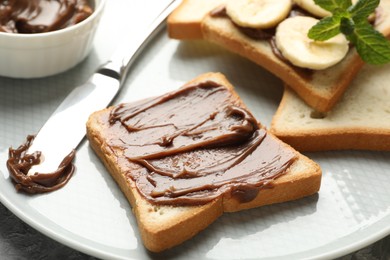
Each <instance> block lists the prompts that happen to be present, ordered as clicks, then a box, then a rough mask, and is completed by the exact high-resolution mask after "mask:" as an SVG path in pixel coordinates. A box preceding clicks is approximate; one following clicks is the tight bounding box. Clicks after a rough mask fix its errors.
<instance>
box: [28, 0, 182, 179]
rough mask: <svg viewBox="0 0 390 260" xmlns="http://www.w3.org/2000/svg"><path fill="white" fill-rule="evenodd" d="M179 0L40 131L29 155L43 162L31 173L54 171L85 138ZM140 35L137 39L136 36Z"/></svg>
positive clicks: (73, 95)
mask: <svg viewBox="0 0 390 260" xmlns="http://www.w3.org/2000/svg"><path fill="white" fill-rule="evenodd" d="M179 2H180V1H177V0H173V1H170V2H169V3H168V4H167V6H166V7H165V8H164V9H163V10H162V11H161V13H160V14H159V15H158V16H157V17H156V18H155V19H154V21H153V22H152V24H151V25H150V26H149V27H148V29H147V30H145V31H143V32H142V33H140V35H135V36H134V38H133V40H132V42H131V45H128V44H126V45H122V46H120V47H118V49H117V50H116V51H115V52H114V54H113V56H112V57H111V59H110V60H109V61H108V62H107V63H106V64H104V65H103V66H101V67H100V68H99V69H98V70H97V71H96V72H95V73H94V74H93V75H92V76H91V77H90V78H89V80H88V81H87V82H86V83H84V84H83V85H80V86H78V87H76V88H75V89H74V90H73V91H72V92H71V93H70V94H69V95H68V96H67V97H66V98H65V100H64V101H63V102H62V103H61V104H60V106H59V107H58V108H57V109H56V110H55V111H54V113H53V114H52V115H51V117H50V118H49V119H48V121H47V122H46V123H45V124H44V125H43V127H42V128H41V129H40V130H39V132H38V134H37V135H36V136H35V139H34V141H33V143H32V145H31V146H30V147H29V149H28V151H27V153H33V152H35V151H40V152H41V161H40V163H39V164H37V165H34V166H33V167H31V169H30V170H29V172H28V174H29V175H30V174H34V173H36V172H39V173H48V172H53V171H55V170H56V169H57V168H58V166H59V165H60V163H61V161H62V160H63V159H64V158H65V157H66V156H67V155H68V154H69V153H70V152H71V151H72V150H74V149H76V148H77V146H78V144H79V143H80V142H81V140H82V139H83V138H84V136H85V124H86V121H87V120H88V117H89V115H90V114H91V113H93V112H94V111H97V110H99V109H103V108H105V107H107V106H108V105H109V104H110V103H111V101H112V100H113V98H114V97H115V96H116V95H117V93H118V92H119V90H120V89H121V87H122V85H123V82H124V80H125V78H126V76H127V74H128V71H129V69H130V67H131V65H132V63H133V61H134V60H135V58H136V56H137V54H139V53H140V51H141V50H142V48H143V47H145V45H146V44H147V43H148V42H149V41H150V40H151V39H152V38H153V36H154V35H155V34H156V33H157V32H158V31H159V28H160V26H161V25H162V24H163V21H165V19H166V17H167V16H168V15H169V14H170V13H171V12H172V11H173V9H174V8H175V7H176V6H177V5H178V4H179ZM137 36H138V37H137Z"/></svg>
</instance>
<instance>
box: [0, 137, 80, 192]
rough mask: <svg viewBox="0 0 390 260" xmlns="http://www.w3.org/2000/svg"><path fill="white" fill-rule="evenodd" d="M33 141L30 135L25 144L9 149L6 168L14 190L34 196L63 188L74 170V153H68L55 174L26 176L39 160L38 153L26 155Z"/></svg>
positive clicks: (39, 154)
mask: <svg viewBox="0 0 390 260" xmlns="http://www.w3.org/2000/svg"><path fill="white" fill-rule="evenodd" d="M33 140H34V136H31V135H30V136H28V137H27V141H26V143H25V144H22V145H21V146H19V147H18V148H17V149H12V148H10V149H9V155H8V160H7V168H8V171H9V173H10V177H11V179H12V181H13V183H14V184H15V188H16V190H18V191H19V190H22V191H25V192H27V193H32V194H34V193H45V192H50V191H54V190H57V189H59V188H61V187H63V186H64V185H65V184H66V183H67V182H68V181H69V179H70V178H71V177H72V175H73V172H74V170H75V167H74V165H73V164H72V161H73V159H74V157H75V154H76V152H75V151H74V150H73V151H72V152H71V153H69V154H68V155H67V156H66V157H65V158H64V160H63V161H62V162H61V164H60V165H59V166H58V169H57V170H56V171H55V172H52V173H35V174H33V175H28V174H27V173H28V171H29V170H30V168H31V167H32V166H33V165H36V164H39V162H40V159H41V153H40V152H34V153H32V154H27V153H26V152H27V150H28V148H29V147H30V146H31V144H32V142H33Z"/></svg>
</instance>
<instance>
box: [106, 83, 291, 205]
mask: <svg viewBox="0 0 390 260" xmlns="http://www.w3.org/2000/svg"><path fill="white" fill-rule="evenodd" d="M102 116H104V118H100V119H99V120H100V121H101V122H107V123H105V124H106V126H107V128H105V129H104V130H102V131H105V133H104V136H108V138H107V139H106V142H107V145H108V149H111V151H113V152H117V153H119V154H118V158H119V159H118V162H117V163H118V164H119V165H120V166H121V167H123V169H128V170H126V172H125V176H126V178H130V179H131V180H132V181H134V182H135V185H136V187H137V189H138V190H139V192H140V193H141V195H142V196H144V197H145V198H146V199H147V200H149V201H150V202H151V203H155V204H171V205H199V204H205V203H207V202H210V201H211V200H214V199H215V198H217V197H220V196H232V197H234V198H236V199H238V200H240V201H243V202H246V201H250V200H252V199H254V198H255V197H256V196H257V194H258V192H259V190H260V189H261V188H264V187H266V186H267V185H268V184H269V183H270V182H272V181H273V180H274V179H275V178H277V177H279V176H281V175H283V174H285V173H286V171H287V169H288V167H289V166H290V165H291V163H292V162H293V161H294V160H295V153H294V152H293V151H291V150H288V149H286V148H285V147H284V146H283V145H282V144H280V143H279V142H277V141H275V139H274V138H272V137H270V136H268V134H267V132H266V131H265V130H264V129H263V128H260V127H259V124H258V122H257V121H256V119H255V118H254V117H253V116H252V114H251V113H250V112H248V111H247V110H246V109H244V108H242V106H241V104H240V103H239V102H238V101H237V100H236V99H235V98H234V97H233V96H232V93H231V92H230V91H229V90H228V89H227V88H226V87H224V86H221V85H218V84H216V83H214V82H204V83H201V84H198V85H193V86H189V87H186V88H184V89H180V90H178V91H175V92H172V93H169V94H167V95H164V96H162V97H158V98H153V99H147V100H145V101H140V102H136V103H129V104H121V105H118V106H116V107H114V108H113V110H112V111H111V114H110V115H107V114H105V115H102ZM131 165H137V167H135V168H134V166H131Z"/></svg>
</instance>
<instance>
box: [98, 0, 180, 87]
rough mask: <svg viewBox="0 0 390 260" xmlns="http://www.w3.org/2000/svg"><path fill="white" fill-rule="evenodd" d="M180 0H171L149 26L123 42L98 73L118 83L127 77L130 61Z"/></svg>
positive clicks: (156, 31) (162, 24)
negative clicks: (126, 42)
mask: <svg viewBox="0 0 390 260" xmlns="http://www.w3.org/2000/svg"><path fill="white" fill-rule="evenodd" d="M180 2H181V1H178V0H172V1H170V2H169V3H168V5H167V6H166V7H165V9H164V10H163V11H161V12H160V14H159V15H158V16H157V17H156V18H155V19H154V20H153V22H152V23H151V24H150V25H149V27H148V28H147V29H146V30H145V31H142V33H140V34H138V35H136V37H135V38H134V39H132V41H131V43H130V44H123V45H121V46H119V47H118V49H117V50H116V51H115V52H114V54H113V55H112V56H111V59H110V60H109V61H108V62H107V63H105V64H104V65H103V66H101V67H100V68H99V69H98V71H97V72H98V73H101V74H103V75H106V76H109V77H112V78H115V79H117V80H119V82H120V85H122V83H123V81H124V80H125V79H126V77H127V73H128V71H129V68H130V66H131V64H132V62H133V61H134V60H135V58H136V57H137V55H138V54H139V53H140V52H141V51H142V49H143V48H144V47H145V46H146V45H147V44H148V43H149V42H150V40H151V39H153V37H154V36H155V35H156V34H157V33H158V32H159V31H160V29H161V28H162V27H164V26H165V24H164V23H163V21H165V19H166V18H167V16H168V15H169V14H170V13H171V12H172V11H173V9H174V8H176V7H177V6H178V5H179V3H180Z"/></svg>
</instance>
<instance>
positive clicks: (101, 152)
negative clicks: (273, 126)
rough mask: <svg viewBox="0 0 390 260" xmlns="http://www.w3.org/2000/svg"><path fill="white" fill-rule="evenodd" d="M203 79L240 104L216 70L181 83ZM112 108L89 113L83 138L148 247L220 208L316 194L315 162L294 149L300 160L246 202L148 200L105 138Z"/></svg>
mask: <svg viewBox="0 0 390 260" xmlns="http://www.w3.org/2000/svg"><path fill="white" fill-rule="evenodd" d="M205 80H207V81H210V80H212V81H214V82H218V83H221V84H223V85H225V86H227V87H228V88H229V89H230V90H231V91H232V93H234V98H233V100H235V101H237V102H238V103H239V104H241V105H242V106H244V104H243V103H242V101H241V100H240V98H239V97H238V95H237V94H236V93H235V92H233V86H231V85H230V83H229V82H228V81H227V79H226V78H225V77H224V76H223V75H222V74H220V73H207V74H203V75H201V76H199V77H197V78H196V79H194V80H192V81H189V82H188V83H187V84H186V85H185V86H188V85H191V84H193V83H197V82H203V81H205ZM185 86H184V87H185ZM112 108H113V107H110V108H107V109H104V110H101V111H97V112H95V113H93V114H92V115H91V116H90V118H89V120H88V122H87V137H88V139H89V142H90V145H91V147H92V148H93V150H94V151H95V152H96V154H97V155H98V157H99V158H100V159H101V160H102V161H103V163H104V165H105V166H106V168H107V170H108V172H109V173H110V174H111V175H112V176H113V178H114V179H115V181H116V182H117V183H118V185H119V187H120V189H121V190H122V191H123V193H124V194H125V195H126V198H127V199H128V201H129V203H130V205H131V206H132V208H133V212H134V214H135V216H136V219H137V223H138V226H139V230H140V234H141V238H142V240H143V242H144V245H145V247H146V248H148V249H149V250H150V251H153V252H160V251H163V250H166V249H168V248H171V247H173V246H176V245H178V244H180V243H182V242H183V241H185V240H188V239H189V238H191V237H193V236H194V235H196V234H197V233H199V232H200V231H201V230H203V229H204V228H206V227H207V226H208V225H210V224H211V223H212V222H214V221H215V220H216V219H217V218H218V217H219V216H220V215H221V214H223V212H227V211H229V212H234V211H239V210H243V209H248V208H253V207H258V206H262V205H268V204H273V203H279V202H284V201H288V200H294V199H298V198H301V197H305V196H309V195H311V194H314V193H316V192H317V191H318V190H319V188H320V184H321V169H320V167H319V165H318V164H316V163H315V162H313V161H312V160H310V159H309V158H307V157H305V156H303V155H301V154H299V153H297V155H298V159H297V160H296V161H295V162H294V163H293V165H292V166H291V167H290V168H289V170H288V172H287V173H286V174H285V175H283V176H281V177H280V178H278V179H276V180H275V181H274V182H273V183H272V188H268V189H263V190H261V191H260V192H259V194H258V195H257V197H256V198H255V199H254V200H252V201H250V202H248V203H240V202H239V201H237V200H236V199H234V198H233V197H230V196H222V197H219V198H217V199H215V200H214V201H212V202H210V203H207V204H205V205H201V206H165V205H154V204H151V203H150V202H149V201H147V200H146V199H145V198H144V197H142V195H141V194H140V193H139V191H138V190H137V188H136V186H135V183H134V182H133V181H132V180H131V178H129V177H127V176H126V173H127V172H129V171H132V170H135V169H137V167H140V166H138V165H136V164H134V163H131V162H129V161H128V160H126V158H125V157H124V155H122V154H121V152H120V151H115V150H114V148H113V147H110V146H109V145H108V140H109V139H110V138H112V136H110V134H109V133H108V132H107V129H108V124H109V123H108V116H109V113H110V111H111V109H112ZM273 138H275V137H273ZM275 139H276V138H275ZM279 142H280V141H279ZM284 145H285V147H286V149H292V148H291V147H290V146H288V145H287V144H284Z"/></svg>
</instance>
